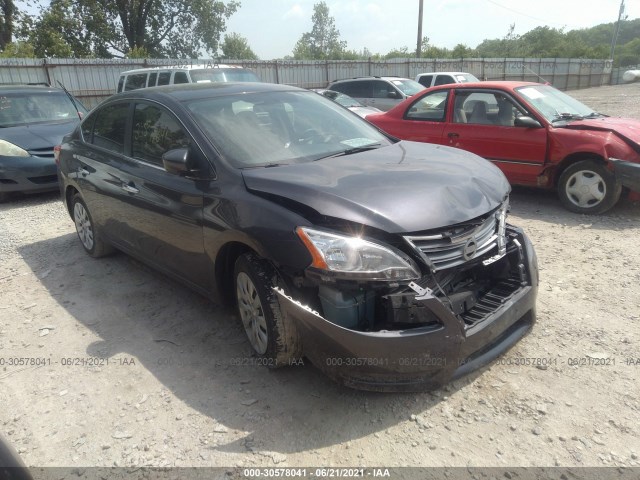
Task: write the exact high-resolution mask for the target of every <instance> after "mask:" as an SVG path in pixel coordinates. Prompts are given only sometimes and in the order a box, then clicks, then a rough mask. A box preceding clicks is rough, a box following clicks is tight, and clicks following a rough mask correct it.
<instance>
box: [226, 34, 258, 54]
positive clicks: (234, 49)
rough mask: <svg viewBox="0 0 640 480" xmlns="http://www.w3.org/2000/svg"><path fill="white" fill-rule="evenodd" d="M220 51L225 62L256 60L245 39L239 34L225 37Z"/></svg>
mask: <svg viewBox="0 0 640 480" xmlns="http://www.w3.org/2000/svg"><path fill="white" fill-rule="evenodd" d="M220 49H221V50H222V58H224V59H225V60H258V56H257V55H256V54H255V53H254V51H253V50H251V47H250V46H249V42H248V41H247V39H246V38H244V37H243V36H242V35H240V34H239V33H229V34H227V35H225V36H224V41H223V42H222V44H221V45H220Z"/></svg>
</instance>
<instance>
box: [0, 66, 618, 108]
mask: <svg viewBox="0 0 640 480" xmlns="http://www.w3.org/2000/svg"><path fill="white" fill-rule="evenodd" d="M215 63H216V61H215V60H211V59H193V60H167V59H139V60H138V59H125V60H123V59H19V58H18V59H13V58H7V59H0V84H7V83H48V84H51V85H57V84H58V82H60V83H62V84H63V85H64V86H65V87H66V88H67V89H68V90H69V91H71V92H72V93H73V94H74V95H76V96H77V97H78V98H80V99H81V100H82V101H83V102H84V103H85V105H87V107H93V106H95V105H97V104H98V103H99V102H100V101H102V100H104V99H105V98H107V97H108V96H110V95H111V94H113V93H114V92H115V88H116V84H117V82H118V77H119V75H120V72H123V71H126V70H131V69H134V68H144V67H156V66H177V65H205V66H212V65H215ZM225 63H226V64H230V65H242V66H244V67H247V68H250V69H252V70H254V71H255V72H256V73H257V74H258V76H260V78H261V79H262V80H263V81H265V82H271V83H283V84H288V85H295V86H299V87H303V88H322V87H325V86H326V85H327V84H328V83H329V82H330V81H332V80H337V79H341V78H352V77H359V76H368V75H379V76H391V75H395V76H399V77H408V78H415V76H416V75H417V74H419V73H424V72H435V71H440V72H443V71H462V72H469V73H472V74H474V75H475V76H476V77H478V78H480V79H483V80H525V81H533V82H550V83H551V84H553V85H554V86H556V87H557V88H559V89H561V90H575V89H579V88H587V87H595V86H600V85H606V84H610V83H611V81H612V62H611V61H610V60H587V59H571V58H482V59H458V60H445V59H433V60H428V59H414V58H409V59H396V60H387V61H377V60H371V59H370V60H355V61H342V60H328V61H298V60H269V61H267V60H255V61H253V60H249V61H247V60H237V61H235V60H233V61H225ZM620 76H621V74H620ZM617 78H618V77H616V79H617Z"/></svg>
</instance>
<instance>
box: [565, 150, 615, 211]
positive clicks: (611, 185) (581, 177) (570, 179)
mask: <svg viewBox="0 0 640 480" xmlns="http://www.w3.org/2000/svg"><path fill="white" fill-rule="evenodd" d="M621 192H622V186H621V185H620V183H619V182H618V181H616V177H615V175H614V174H613V173H611V172H610V171H609V170H607V169H606V168H605V167H604V165H601V164H600V163H597V162H595V161H593V160H582V161H580V162H577V163H574V164H573V165H570V166H569V167H567V169H566V170H565V171H564V172H562V175H560V180H559V181H558V194H559V195H560V200H561V201H562V204H563V205H564V206H565V207H566V208H567V209H568V210H571V211H572V212H575V213H586V214H599V213H604V212H606V211H607V210H609V209H610V208H611V207H613V206H614V205H615V204H616V202H617V201H618V199H619V198H620V193H621Z"/></svg>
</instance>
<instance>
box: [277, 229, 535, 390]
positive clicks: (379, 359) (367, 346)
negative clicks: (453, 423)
mask: <svg viewBox="0 0 640 480" xmlns="http://www.w3.org/2000/svg"><path fill="white" fill-rule="evenodd" d="M519 235H520V240H521V244H522V250H523V256H524V257H525V258H524V259H523V262H522V264H523V268H524V269H525V270H526V277H527V279H528V280H527V281H526V282H524V283H523V284H522V285H521V286H520V287H519V288H518V289H517V291H515V292H514V293H513V294H511V295H510V296H509V298H508V299H506V300H505V301H504V303H503V304H502V305H501V306H500V307H498V308H497V309H495V311H493V312H492V313H491V314H489V315H488V316H486V317H485V318H484V319H483V320H482V321H480V322H478V323H476V324H475V325H473V326H471V327H470V326H468V325H465V323H464V322H463V321H462V320H461V319H460V318H458V317H457V316H455V315H454V314H453V313H452V312H451V310H449V308H448V307H446V306H445V305H444V304H443V303H442V302H440V300H438V299H437V298H435V297H432V298H430V299H426V300H421V302H424V305H425V306H426V307H427V308H429V309H430V310H431V311H432V312H433V313H434V314H435V315H436V316H437V317H438V319H439V321H440V324H439V325H436V326H434V327H420V328H415V329H408V330H399V331H378V332H362V331H356V330H350V329H346V328H343V327H341V326H338V325H336V324H334V323H332V322H329V321H328V320H326V319H324V318H323V317H322V316H321V315H320V314H318V313H317V312H315V311H313V310H311V309H309V308H308V307H305V306H303V305H301V304H300V303H299V302H296V301H295V300H294V299H292V298H291V297H288V296H286V295H285V294H284V293H283V292H281V291H279V292H278V293H279V295H280V304H281V308H282V310H283V313H284V314H285V315H289V316H290V317H291V318H293V319H295V320H296V323H297V325H298V329H299V332H300V336H301V338H302V342H303V348H304V354H305V356H307V357H308V358H309V359H310V360H311V362H312V363H313V364H314V365H315V366H316V367H318V368H319V369H320V370H322V371H323V372H324V373H326V374H327V375H328V376H329V377H331V378H333V379H334V380H336V381H338V382H339V383H342V384H344V385H346V386H349V387H352V388H356V389H361V390H373V391H424V390H432V389H435V388H438V387H440V386H442V385H444V384H446V383H448V382H449V381H451V380H453V379H456V378H459V377H462V376H464V375H467V374H468V373H470V372H472V371H474V370H476V369H478V368H481V367H482V366H484V365H486V364H488V363H489V362H491V361H492V360H494V359H495V358H496V357H498V356H499V355H501V354H502V353H504V352H505V351H506V350H508V349H509V348H511V347H512V346H513V345H514V344H515V343H516V342H517V341H518V340H519V339H521V338H522V337H523V336H524V335H525V334H526V333H527V332H528V331H529V330H530V328H531V326H532V325H533V323H534V322H535V317H536V314H535V304H536V297H537V291H538V273H537V259H536V256H535V252H534V251H533V248H532V246H531V243H530V242H529V241H528V239H527V238H526V237H525V236H524V234H523V233H522V232H521V231H520V232H519Z"/></svg>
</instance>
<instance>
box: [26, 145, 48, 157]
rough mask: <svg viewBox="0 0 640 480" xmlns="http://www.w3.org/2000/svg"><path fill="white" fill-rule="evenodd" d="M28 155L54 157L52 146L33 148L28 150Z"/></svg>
mask: <svg viewBox="0 0 640 480" xmlns="http://www.w3.org/2000/svg"><path fill="white" fill-rule="evenodd" d="M28 153H29V155H33V156H34V157H43V158H54V157H53V147H49V148H34V149H33V150H28Z"/></svg>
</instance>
